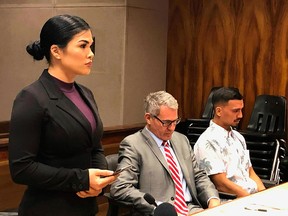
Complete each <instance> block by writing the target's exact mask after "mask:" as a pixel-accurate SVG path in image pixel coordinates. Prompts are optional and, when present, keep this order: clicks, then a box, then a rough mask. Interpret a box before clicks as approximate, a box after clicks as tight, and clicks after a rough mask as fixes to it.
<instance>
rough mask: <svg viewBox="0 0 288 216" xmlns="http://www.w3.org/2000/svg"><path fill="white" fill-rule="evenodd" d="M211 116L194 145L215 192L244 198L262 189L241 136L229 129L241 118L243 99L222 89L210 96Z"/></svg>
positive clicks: (235, 91)
mask: <svg viewBox="0 0 288 216" xmlns="http://www.w3.org/2000/svg"><path fill="white" fill-rule="evenodd" d="M212 103H213V109H214V117H213V119H212V120H211V121H210V126H209V127H208V128H207V129H206V130H205V132H203V134H201V136H200V137H199V139H198V140H197V142H196V144H195V146H194V152H195V155H196V159H197V162H198V164H199V166H200V168H203V169H205V170H206V172H207V174H208V175H209V177H210V179H211V180H212V182H213V183H214V184H215V186H216V188H217V189H218V190H219V191H222V192H227V193H232V194H236V195H237V197H243V196H247V195H249V194H251V193H255V192H258V191H261V190H264V189H265V186H264V185H263V183H262V181H261V179H260V178H259V177H258V176H257V174H256V173H255V171H254V169H253V168H252V165H251V161H250V156H249V151H248V150H247V147H246V142H245V139H244V137H243V136H242V135H241V134H240V133H239V132H237V131H236V130H234V129H233V127H236V126H237V125H238V124H239V122H240V120H241V118H242V109H243V107H244V102H243V96H242V95H241V94H240V93H239V90H238V89H236V88H225V87H222V88H220V89H218V90H216V91H215V92H214V94H213V97H212Z"/></svg>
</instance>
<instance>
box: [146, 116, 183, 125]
mask: <svg viewBox="0 0 288 216" xmlns="http://www.w3.org/2000/svg"><path fill="white" fill-rule="evenodd" d="M150 115H151V116H152V117H153V118H155V119H157V120H158V121H159V122H161V123H162V126H163V127H169V126H171V125H172V124H173V125H177V124H179V122H180V121H181V118H177V119H175V120H173V121H171V120H161V119H159V118H158V117H157V116H156V115H153V114H150Z"/></svg>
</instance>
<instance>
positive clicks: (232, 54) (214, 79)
mask: <svg viewBox="0 0 288 216" xmlns="http://www.w3.org/2000/svg"><path fill="white" fill-rule="evenodd" d="M169 3H170V4H169V30H168V53H167V80H166V81H167V91H168V92H170V93H172V94H173V95H174V96H175V97H176V98H177V100H178V101H179V104H180V115H181V116H182V118H198V117H200V116H201V114H202V112H203V109H204V105H205V102H206V99H207V97H208V94H209V91H210V89H211V88H212V87H213V86H234V87H237V88H239V89H240V91H241V93H242V94H243V95H244V97H245V108H244V118H243V121H242V125H241V127H242V128H245V127H246V126H247V123H248V121H249V118H250V114H251V111H252V108H253V104H254V100H255V97H256V96H257V95H259V94H274V95H282V96H285V97H286V98H288V84H287V76H288V75H287V70H288V64H287V63H288V62H287V60H288V59H287V51H286V50H288V45H287V39H288V37H287V36H288V34H287V32H288V31H287V29H288V25H287V23H288V1H285V0H253V1H251V0H185V1H183V0H170V2H169Z"/></svg>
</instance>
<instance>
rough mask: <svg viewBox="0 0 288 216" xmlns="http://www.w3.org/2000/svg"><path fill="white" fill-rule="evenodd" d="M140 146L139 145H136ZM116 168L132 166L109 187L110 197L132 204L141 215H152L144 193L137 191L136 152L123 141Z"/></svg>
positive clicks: (137, 160) (137, 157)
mask: <svg viewBox="0 0 288 216" xmlns="http://www.w3.org/2000/svg"><path fill="white" fill-rule="evenodd" d="M138 144H140V143H138ZM118 162H119V164H118V167H124V166H126V165H132V168H131V169H130V170H127V171H123V172H122V173H121V175H120V176H119V177H118V179H117V180H116V181H115V182H114V183H113V184H112V185H111V189H110V193H111V196H112V197H113V198H114V199H116V200H125V201H127V202H131V203H133V205H134V207H135V208H136V209H137V211H139V212H141V213H142V214H143V215H150V214H152V213H153V210H154V208H153V206H152V205H150V204H148V203H147V201H145V199H144V198H143V196H144V193H143V192H141V191H140V190H139V189H138V187H139V186H138V185H139V184H140V183H139V175H140V169H141V162H140V158H139V155H138V153H137V150H136V149H135V148H134V147H133V145H131V144H130V143H129V141H127V139H124V140H123V141H122V142H121V143H120V149H119V161H118Z"/></svg>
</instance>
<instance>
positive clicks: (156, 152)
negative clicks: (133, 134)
mask: <svg viewBox="0 0 288 216" xmlns="http://www.w3.org/2000/svg"><path fill="white" fill-rule="evenodd" d="M141 133H142V135H143V136H144V138H145V140H146V143H147V145H148V146H149V147H150V149H151V150H152V152H153V154H154V155H155V156H156V157H157V159H158V160H159V161H160V163H161V164H162V165H163V166H164V167H165V169H166V170H167V172H168V173H169V174H170V170H169V167H168V164H167V162H166V160H165V158H164V156H163V154H162V152H161V151H160V149H159V148H158V146H157V143H156V142H155V140H154V139H153V137H151V135H150V134H149V132H148V131H147V130H146V129H145V128H144V129H142V130H141ZM170 176H171V174H170ZM171 178H172V176H171Z"/></svg>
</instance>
